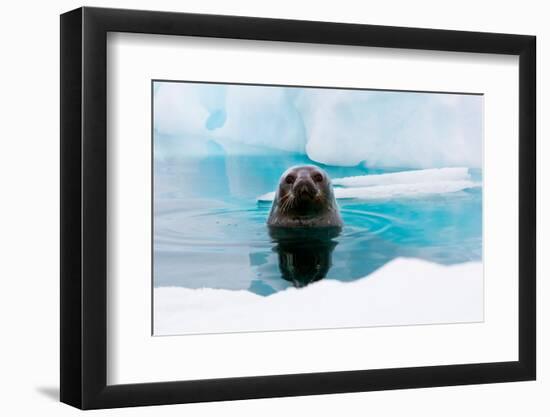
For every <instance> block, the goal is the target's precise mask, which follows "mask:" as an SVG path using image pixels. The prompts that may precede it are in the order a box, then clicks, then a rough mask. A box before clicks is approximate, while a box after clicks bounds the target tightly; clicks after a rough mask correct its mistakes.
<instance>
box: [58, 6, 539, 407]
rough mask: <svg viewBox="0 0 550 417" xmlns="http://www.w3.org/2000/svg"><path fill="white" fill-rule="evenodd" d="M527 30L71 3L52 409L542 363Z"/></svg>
mask: <svg viewBox="0 0 550 417" xmlns="http://www.w3.org/2000/svg"><path fill="white" fill-rule="evenodd" d="M535 102H536V100H535V37H533V36H526V35H509V34H493V33H474V32H459V31H446V30H432V29H415V28H398V27H385V26H372V25H356V24H341V23H327V22H311V21H292V20H278V19H264V18H251V17H236V16H214V15H197V14H185V13H168V12H151V11H136V10H118V9H101V8H87V7H85V8H80V9H77V10H74V11H71V12H68V13H66V14H63V15H62V16H61V117H62V119H61V312H60V314H61V401H63V402H65V403H68V404H71V405H73V406H76V407H79V408H83V409H89V408H110V407H123V406H137V405H154V404H172V403H184V402H198V401H216V400H232V399H246V398H262V397H275V396H296V395H312V394H324V393H340V392H353V391H369V390H386V389H399V388H415V387H432V386H444V385H461V384H479V383H492V382H505V381H523V380H531V379H535V375H536V351H535V345H536V343H535V341H536V339H535V337H536V336H535V328H536V314H535V311H536V308H535V299H536V297H535V278H536V277H535V248H536V233H535V229H536V225H535V218H536V195H535V159H536V158H535V153H536V149H535Z"/></svg>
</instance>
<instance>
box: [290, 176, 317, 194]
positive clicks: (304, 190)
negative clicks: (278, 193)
mask: <svg viewBox="0 0 550 417" xmlns="http://www.w3.org/2000/svg"><path fill="white" fill-rule="evenodd" d="M294 192H295V193H296V194H298V195H299V196H300V197H306V198H312V197H313V196H315V194H316V190H315V186H314V185H313V184H312V183H311V182H310V181H307V180H299V181H296V183H295V184H294Z"/></svg>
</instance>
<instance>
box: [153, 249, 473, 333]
mask: <svg viewBox="0 0 550 417" xmlns="http://www.w3.org/2000/svg"><path fill="white" fill-rule="evenodd" d="M479 321H483V267H482V264H481V263H464V264H458V265H452V266H443V265H438V264H434V263H430V262H427V261H422V260H417V259H407V258H397V259H394V260H393V261H391V262H390V263H388V264H386V265H385V266H383V267H382V268H380V269H379V270H377V271H375V272H374V273H372V274H371V275H369V276H368V277H365V278H362V279H359V280H357V281H353V282H350V283H343V282H340V281H335V280H323V281H320V282H317V283H315V284H312V285H309V286H307V287H305V288H301V289H296V288H289V289H287V290H285V291H281V292H278V293H276V294H274V295H271V296H269V297H262V296H259V295H256V294H253V293H251V292H248V291H230V290H217V289H209V288H204V289H198V290H196V289H195V290H193V289H187V288H176V287H160V288H155V289H154V334H155V335H176V334H186V333H221V332H241V331H266V330H292V329H315V328H318V329H319V328H337V327H366V326H394V325H411V324H436V323H465V322H479Z"/></svg>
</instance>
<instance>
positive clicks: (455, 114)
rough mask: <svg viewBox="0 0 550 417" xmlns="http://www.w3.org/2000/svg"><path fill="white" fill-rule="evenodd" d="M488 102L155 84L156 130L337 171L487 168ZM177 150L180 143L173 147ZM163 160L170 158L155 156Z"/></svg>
mask: <svg viewBox="0 0 550 417" xmlns="http://www.w3.org/2000/svg"><path fill="white" fill-rule="evenodd" d="M482 115H483V96H482V95H465V94H436V93H420V92H396V91H374V90H349V89H348V90H344V89H324V88H297V87H277V86H250V85H230V84H211V83H178V82H155V88H154V130H155V132H156V133H157V134H159V135H164V136H169V137H173V138H177V142H178V143H179V144H180V145H181V148H182V149H185V150H186V151H187V152H190V151H192V149H195V148H196V149H200V147H198V145H197V144H194V145H193V147H192V148H191V149H190V148H189V147H188V146H186V145H187V142H190V141H191V142H193V141H199V142H200V141H203V142H208V141H214V142H215V143H217V144H218V145H220V146H221V147H222V148H223V149H224V151H225V152H227V153H228V154H231V153H232V152H238V151H239V147H238V146H237V147H235V146H231V144H239V143H240V144H246V145H249V146H257V147H265V148H271V149H277V150H281V151H288V152H296V153H300V154H303V155H306V156H307V157H308V158H310V159H311V160H313V161H315V162H318V163H322V164H326V165H335V166H355V165H357V164H359V163H365V164H366V165H367V166H368V167H382V168H392V167H410V168H434V167H449V166H452V167H458V166H468V167H475V168H479V167H480V166H481V156H482V152H481V146H482V135H483V123H482ZM169 145H170V146H174V143H169ZM155 155H157V156H158V157H159V158H161V157H163V156H164V155H166V152H163V151H162V150H159V151H158V152H156V153H155Z"/></svg>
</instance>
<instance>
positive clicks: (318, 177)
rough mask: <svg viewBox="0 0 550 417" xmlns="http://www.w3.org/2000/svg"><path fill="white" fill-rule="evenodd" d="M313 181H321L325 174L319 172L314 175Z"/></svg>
mask: <svg viewBox="0 0 550 417" xmlns="http://www.w3.org/2000/svg"><path fill="white" fill-rule="evenodd" d="M313 181H315V182H321V181H323V176H322V175H321V174H319V173H317V174H315V175H313Z"/></svg>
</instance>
